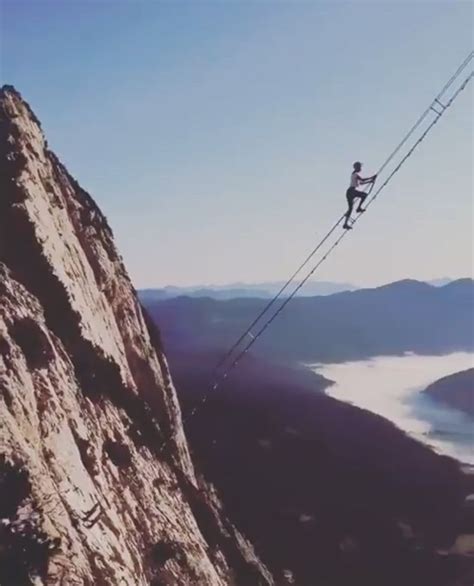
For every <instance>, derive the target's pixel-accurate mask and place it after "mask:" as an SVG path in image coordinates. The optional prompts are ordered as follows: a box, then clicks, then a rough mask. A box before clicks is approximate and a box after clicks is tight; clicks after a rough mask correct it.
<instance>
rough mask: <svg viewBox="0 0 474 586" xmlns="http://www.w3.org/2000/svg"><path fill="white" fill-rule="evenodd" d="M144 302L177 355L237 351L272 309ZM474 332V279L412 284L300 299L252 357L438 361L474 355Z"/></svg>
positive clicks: (246, 302) (255, 304) (203, 301)
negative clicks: (406, 356) (423, 357)
mask: <svg viewBox="0 0 474 586" xmlns="http://www.w3.org/2000/svg"><path fill="white" fill-rule="evenodd" d="M143 301H144V303H145V305H146V306H147V308H148V309H149V311H150V312H151V314H152V315H153V316H154V317H156V319H157V320H158V321H159V323H160V324H161V331H162V335H163V339H164V341H165V343H166V346H167V348H168V350H169V352H170V353H171V354H173V353H178V354H179V353H181V352H192V351H194V350H196V349H199V350H200V351H202V350H203V349H207V350H213V351H219V350H223V349H226V348H228V347H230V346H231V345H232V343H233V342H235V340H236V339H237V338H238V337H239V336H240V334H241V333H242V332H244V331H245V330H246V328H247V326H248V325H249V324H250V323H252V321H253V320H254V318H255V316H257V315H258V314H259V313H260V312H261V311H262V310H263V308H264V307H265V305H266V303H267V302H266V301H265V300H260V299H249V298H247V299H245V298H244V299H233V300H226V301H219V300H214V299H210V298H190V297H179V298H174V299H169V300H162V301H149V300H147V299H143ZM276 307H278V304H277V305H276ZM262 323H263V322H262ZM255 331H258V327H257V328H255V329H254V332H255ZM473 331H474V282H473V281H472V279H459V280H457V281H453V282H451V283H449V284H447V285H443V286H440V287H435V286H433V285H429V284H427V283H422V282H419V281H413V280H405V281H399V282H396V283H391V284H388V285H384V286H382V287H376V288H374V289H359V290H356V291H350V292H342V293H337V294H333V295H329V296H320V297H301V298H297V299H295V300H293V301H292V303H291V304H289V305H288V307H286V308H285V310H284V311H283V312H282V313H281V315H280V316H279V318H278V319H277V320H275V322H274V323H273V324H272V327H271V330H269V331H267V332H265V334H264V335H263V336H262V337H261V338H260V340H259V343H258V344H256V345H255V346H254V348H253V349H252V351H253V352H255V354H256V355H258V356H266V357H272V358H274V359H279V360H289V361H300V362H304V361H306V362H311V361H312V362H319V361H320V362H332V361H333V362H338V361H345V360H355V359H359V358H367V357H370V356H375V355H381V354H403V353H404V352H415V353H421V354H430V353H431V354H438V353H445V352H451V351H456V350H471V349H472V348H473V345H474V340H473Z"/></svg>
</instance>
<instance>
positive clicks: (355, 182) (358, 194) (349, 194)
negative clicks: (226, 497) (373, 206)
mask: <svg viewBox="0 0 474 586" xmlns="http://www.w3.org/2000/svg"><path fill="white" fill-rule="evenodd" d="M353 168H354V170H353V171H352V173H351V184H350V186H349V188H348V190H347V191H346V198H347V205H348V209H347V213H346V221H345V222H344V228H345V229H346V230H351V229H352V226H350V225H349V220H350V218H351V214H352V209H353V208H354V201H355V199H356V198H360V202H359V206H358V208H357V210H356V211H357V212H358V213H359V214H362V213H363V212H365V209H364V208H363V207H362V204H363V203H364V201H365V199H366V197H367V195H368V194H367V193H366V192H365V191H359V190H358V189H357V188H358V187H359V185H367V184H368V183H374V182H375V180H376V179H377V175H373V176H372V177H366V178H365V179H364V178H363V177H361V176H360V175H359V173H360V170H361V169H362V163H360V162H359V161H357V162H355V163H354V165H353Z"/></svg>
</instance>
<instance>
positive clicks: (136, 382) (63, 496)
mask: <svg viewBox="0 0 474 586" xmlns="http://www.w3.org/2000/svg"><path fill="white" fill-rule="evenodd" d="M31 583H34V584H65V585H68V586H72V585H75V584H77V585H83V584H91V585H92V584H94V585H102V584H104V585H109V584H110V585H113V586H118V585H134V586H135V585H138V584H154V585H155V586H158V585H162V584H173V585H180V584H183V585H188V584H189V585H191V584H192V585H194V584H199V585H207V584H209V585H211V584H212V585H221V584H222V585H224V584H242V585H245V586H250V585H252V584H271V583H272V578H271V576H270V575H269V574H268V572H267V571H266V570H265V568H264V567H263V566H262V565H261V564H260V562H259V561H258V560H257V558H256V557H255V555H254V554H253V551H252V549H251V547H250V546H249V545H248V544H247V543H246V542H245V541H244V540H243V538H242V537H241V536H240V535H239V534H238V533H237V531H236V530H235V528H234V527H233V526H232V525H231V524H230V523H229V522H228V521H227V520H226V519H225V518H224V517H223V515H222V511H221V510H220V506H219V502H218V500H217V498H216V497H215V495H214V494H213V493H212V491H211V489H210V488H209V487H207V486H206V485H205V484H204V483H203V481H202V480H201V479H199V478H197V476H196V473H195V471H194V469H193V465H192V462H191V459H190V456H189V451H188V447H187V444H186V440H185V437H184V433H183V428H182V424H181V417H180V410H179V406H178V402H177V399H176V394H175V390H174V388H173V383H172V380H171V377H170V373H169V370H168V367H167V362H166V358H165V356H164V354H163V352H162V350H161V346H160V340H159V335H158V333H157V332H156V330H154V329H153V326H151V324H150V323H148V322H147V319H146V316H144V314H143V312H142V309H141V307H140V305H139V303H138V302H137V298H136V295H135V292H134V290H133V288H132V285H131V283H130V280H129V278H128V276H127V273H126V270H125V268H124V266H123V263H122V261H121V259H120V257H119V255H118V254H117V251H116V249H115V246H114V242H113V237H112V233H111V230H110V228H109V226H108V225H107V221H106V220H105V218H104V216H103V215H102V213H101V212H100V210H99V209H98V208H97V206H96V205H95V203H94V202H93V200H92V199H91V197H90V196H89V195H88V194H87V193H86V192H85V191H84V190H83V189H82V188H81V187H80V186H79V185H78V183H77V182H76V181H75V180H74V179H73V178H72V177H71V176H70V175H69V173H68V172H67V171H66V169H65V168H64V167H63V166H62V165H61V163H60V162H59V160H58V159H57V158H56V156H55V155H54V154H53V153H52V152H51V151H50V150H49V149H48V146H47V144H46V142H45V139H44V136H43V133H42V131H41V128H40V125H39V122H38V120H37V119H36V117H35V116H34V114H33V112H32V111H31V109H30V108H29V106H28V105H27V104H26V103H25V102H24V101H23V100H22V98H21V96H20V95H19V94H18V93H17V92H16V91H15V90H14V89H13V88H11V87H8V86H7V87H4V88H3V89H2V90H1V93H0V584H2V585H3V584H8V585H10V584H15V585H17V584H31Z"/></svg>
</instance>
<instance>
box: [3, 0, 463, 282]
mask: <svg viewBox="0 0 474 586" xmlns="http://www.w3.org/2000/svg"><path fill="white" fill-rule="evenodd" d="M1 5H2V43H1V52H2V55H1V78H2V82H7V83H13V84H14V85H15V86H16V87H17V89H18V90H20V91H21V92H22V94H23V95H24V97H25V98H26V99H27V100H28V101H29V102H30V104H31V105H32V107H33V108H34V110H35V111H36V113H37V114H38V116H39V117H40V119H41V120H42V123H43V127H44V129H45V132H46V134H47V137H48V139H49V142H50V145H51V147H52V148H53V149H54V150H55V151H56V152H57V154H58V155H59V156H60V157H61V159H62V160H63V162H64V163H65V164H66V165H67V167H68V169H69V170H70V172H71V173H72V174H73V175H74V176H75V177H76V178H77V179H78V180H79V181H80V182H81V184H82V185H83V186H84V187H85V188H86V189H87V190H88V191H90V192H91V194H92V195H93V196H94V198H95V199H96V201H97V202H98V203H99V205H100V206H101V207H102V209H103V210H104V212H105V213H106V215H107V217H108V219H109V221H110V223H111V225H112V227H113V229H114V232H115V235H116V239H117V242H118V245H119V247H120V250H121V252H122V253H123V255H124V257H125V260H126V263H127V266H128V268H129V270H130V272H131V274H132V277H133V279H134V281H135V284H136V285H137V286H140V287H141V286H153V285H163V284H178V285H185V284H197V283H199V284H203V283H226V282H234V281H265V280H277V279H283V278H286V276H287V275H288V273H289V272H291V271H292V270H293V268H294V267H295V265H297V264H299V262H300V260H301V259H302V257H304V256H305V255H306V253H307V252H308V250H309V249H311V248H312V247H313V245H314V242H316V241H317V240H318V238H319V236H320V235H322V234H324V233H325V231H326V230H327V228H328V227H329V226H330V225H331V224H332V223H333V222H334V220H335V219H336V218H337V217H338V216H339V215H340V214H341V213H342V211H343V208H344V206H345V198H344V192H345V189H346V187H347V183H348V175H349V173H350V170H351V165H352V162H353V161H354V160H356V159H359V160H362V161H364V162H365V168H364V169H365V171H366V172H367V173H370V172H371V171H374V170H375V169H376V168H377V167H378V166H379V165H380V164H381V162H382V161H383V160H384V158H385V156H386V155H387V154H388V153H389V152H390V150H391V149H392V147H393V146H394V145H395V144H396V143H397V142H398V140H399V139H400V138H401V137H402V135H403V133H404V132H405V131H406V130H407V129H408V127H409V126H410V125H411V124H412V123H413V122H414V120H415V119H416V117H417V116H418V115H419V114H420V113H421V111H422V109H424V108H425V107H426V105H427V103H428V102H429V101H430V100H431V99H432V97H434V95H435V93H436V92H437V90H438V89H439V88H440V87H441V86H442V85H443V83H444V81H445V80H446V78H447V77H448V76H449V75H450V74H451V73H452V72H453V71H454V70H455V69H456V67H457V65H458V63H459V62H460V61H461V60H462V59H463V57H464V56H465V55H466V54H467V52H468V51H469V50H470V49H471V48H472V44H473V38H472V31H473V13H472V12H473V8H472V6H473V5H472V4H471V3H470V2H456V1H453V0H449V1H447V0H446V1H440V2H428V1H419V2H415V1H410V2H401V1H400V2H387V1H379V2H375V1H374V2H360V1H352V2H338V1H332V2H303V1H291V0H287V1H286V2H280V1H271V0H267V1H263V0H261V1H250V0H247V1H240V2H239V1H214V2H201V1H199V0H193V1H192V2H191V1H188V2H185V1H176V2H172V1H168V2H159V1H154V0H141V1H131V0H130V1H125V0H109V1H106V0H104V1H93V0H84V1H79V2H74V1H59V0H58V1H50V2H43V1H42V0H28V1H27V0H23V1H22V0H15V1H14V2H13V1H12V2H10V1H5V0H3V1H2V2H1ZM471 85H472V84H471ZM472 95H473V94H472V87H471V88H469V89H468V91H466V92H464V93H463V94H462V95H461V96H460V97H459V99H458V101H457V102H456V104H455V106H454V107H453V109H452V110H451V111H449V112H448V113H447V114H446V116H445V117H444V118H443V119H442V121H441V122H440V124H439V125H438V126H437V127H436V128H435V130H434V131H433V133H432V134H431V135H430V137H429V139H428V140H427V142H426V143H424V144H423V146H422V148H421V151H419V152H418V154H417V155H416V156H415V157H413V158H412V159H410V161H409V163H408V164H407V165H406V166H405V167H404V169H403V170H402V172H401V173H400V174H399V175H398V176H397V178H396V180H394V181H393V183H391V185H390V187H389V188H388V189H387V190H386V191H385V193H384V195H383V198H381V199H380V201H379V202H378V203H376V205H374V206H373V208H371V210H370V212H369V213H367V215H366V217H365V218H364V221H363V222H361V223H360V225H359V227H358V229H357V230H354V231H353V233H352V234H351V236H350V238H347V239H346V240H345V241H344V246H342V247H341V248H340V249H338V250H337V251H336V254H335V255H334V256H333V257H332V258H331V259H330V260H329V261H328V263H326V264H325V265H323V268H322V270H321V271H320V272H319V277H320V278H321V279H323V280H338V281H345V282H347V281H350V282H354V283H357V284H363V285H370V284H376V283H382V282H386V281H390V280H395V279H399V278H404V277H414V278H420V279H429V278H433V277H441V276H453V277H456V276H461V275H467V274H470V273H471V271H472V261H473V258H472V249H471V245H472V237H473V200H472V197H473V196H472V188H473V177H472V158H473V142H472V139H473V103H472Z"/></svg>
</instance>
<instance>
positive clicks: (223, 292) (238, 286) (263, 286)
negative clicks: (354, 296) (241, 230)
mask: <svg viewBox="0 0 474 586" xmlns="http://www.w3.org/2000/svg"><path fill="white" fill-rule="evenodd" d="M450 281H452V279H448V278H442V279H433V280H432V281H428V283H429V284H430V285H434V286H436V287H438V286H442V285H447V284H448V283H449V282H450ZM284 284H285V282H284V281H274V282H264V283H231V284H229V285H197V286H194V287H175V286H172V285H170V286H167V287H162V288H155V289H154V288H149V289H141V290H140V292H139V294H140V298H141V299H142V300H143V301H144V302H150V301H158V300H161V299H170V298H173V297H181V296H187V297H211V298H212V299H237V298H239V297H257V298H264V299H266V298H269V297H273V296H274V295H276V294H277V293H278V292H279V291H280V289H281V288H282V287H283V285H284ZM355 289H360V287H358V286H356V285H353V284H351V283H336V282H331V281H309V282H308V283H306V285H305V286H304V287H303V288H302V289H301V290H300V291H299V292H298V294H297V296H298V297H313V296H315V295H332V294H333V293H340V292H342V291H354V290H355ZM290 290H291V289H289V291H290ZM289 291H287V292H285V293H283V297H285V294H286V295H287V294H288V292H289Z"/></svg>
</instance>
